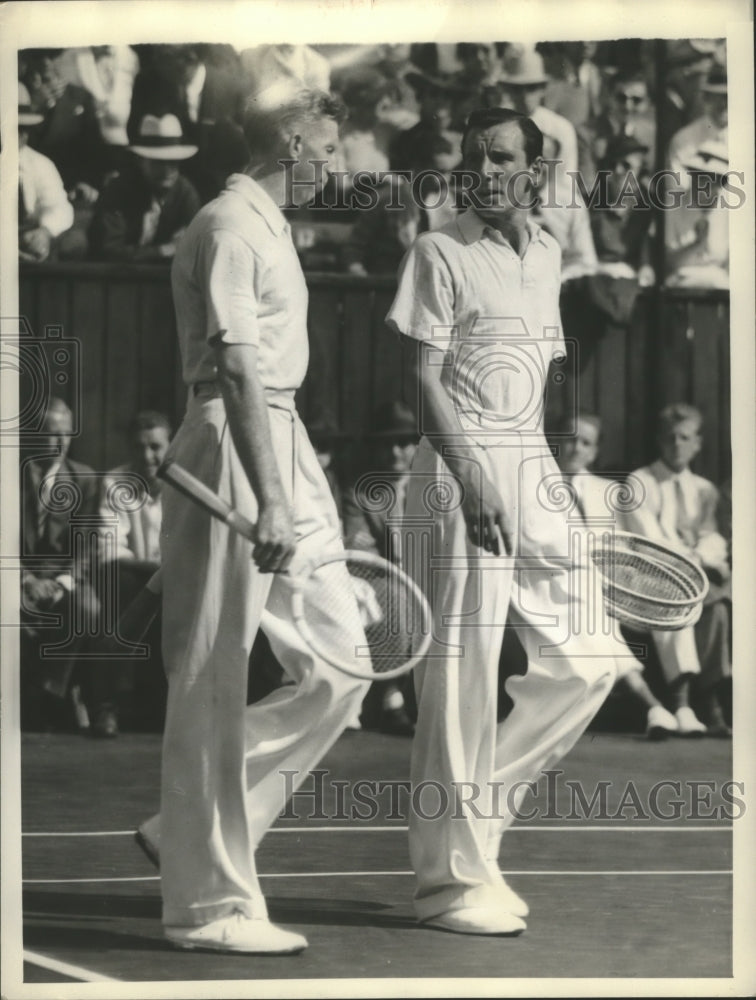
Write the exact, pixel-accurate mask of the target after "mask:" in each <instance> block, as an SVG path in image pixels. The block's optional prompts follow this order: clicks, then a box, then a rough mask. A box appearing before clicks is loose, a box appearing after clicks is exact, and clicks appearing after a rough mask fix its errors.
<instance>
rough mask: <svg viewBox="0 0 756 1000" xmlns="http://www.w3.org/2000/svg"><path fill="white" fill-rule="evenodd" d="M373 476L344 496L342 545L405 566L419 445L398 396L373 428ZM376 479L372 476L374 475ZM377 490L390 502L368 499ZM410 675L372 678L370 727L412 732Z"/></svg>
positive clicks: (367, 707) (367, 710)
mask: <svg viewBox="0 0 756 1000" xmlns="http://www.w3.org/2000/svg"><path fill="white" fill-rule="evenodd" d="M370 438H371V443H372V449H371V461H370V464H369V466H368V468H369V470H370V471H369V475H370V476H371V479H370V480H367V485H366V486H365V482H366V481H365V480H363V487H364V491H363V489H362V488H360V486H359V484H356V485H355V486H354V487H353V488H352V489H351V490H348V491H347V492H346V494H345V497H344V544H345V545H346V547H347V549H359V550H362V551H365V552H374V553H376V554H377V555H380V556H382V557H383V558H384V559H388V560H389V561H391V562H394V563H396V564H397V565H401V563H402V550H401V543H400V541H399V532H398V530H397V529H398V524H399V522H400V520H401V516H402V511H403V510H404V500H405V496H406V489H407V483H408V481H409V474H410V467H411V465H412V458H413V456H414V453H415V450H416V448H417V442H418V439H419V437H418V433H417V425H416V423H415V418H414V416H413V414H412V411H411V410H410V409H409V407H407V406H406V405H405V404H404V403H402V402H399V401H395V402H392V403H388V404H386V405H384V406H381V407H379V408H378V410H377V411H376V412H375V414H374V418H373V424H372V431H371V435H370ZM373 476H375V477H376V479H375V480H374V481H373V480H372V477H373ZM373 494H376V495H378V496H379V497H380V498H385V499H386V500H387V502H386V503H379V504H376V503H373V502H369V501H368V500H367V498H368V497H369V498H371V499H372V496H373ZM411 683H412V682H411V675H410V677H409V678H408V677H406V676H405V677H404V678H401V679H400V680H398V681H384V682H376V683H374V684H373V685H372V686H371V688H370V690H369V691H368V693H367V695H366V697H365V700H364V702H363V707H362V720H363V724H364V725H365V727H366V728H371V729H378V730H379V731H380V732H383V733H391V734H394V735H397V736H411V735H412V733H413V732H414V725H413V723H412V719H411V715H412V714H414V707H413V705H414V702H413V693H412V688H411Z"/></svg>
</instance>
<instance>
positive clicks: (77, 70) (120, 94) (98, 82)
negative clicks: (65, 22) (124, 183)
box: [56, 45, 139, 169]
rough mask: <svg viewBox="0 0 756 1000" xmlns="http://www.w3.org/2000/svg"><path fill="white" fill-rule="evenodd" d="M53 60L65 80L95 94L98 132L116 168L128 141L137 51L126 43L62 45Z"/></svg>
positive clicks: (93, 95)
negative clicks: (127, 124) (55, 58)
mask: <svg viewBox="0 0 756 1000" xmlns="http://www.w3.org/2000/svg"><path fill="white" fill-rule="evenodd" d="M56 63H57V68H58V71H59V73H60V75H61V77H62V78H63V79H64V80H65V81H66V83H70V84H74V85H75V86H77V87H84V88H85V89H86V90H88V91H89V93H90V94H91V95H92V97H93V98H94V101H95V110H96V113H97V118H98V121H99V126H100V134H101V135H102V138H103V141H104V142H105V144H106V146H107V148H108V151H110V152H111V153H112V155H111V156H110V157H108V160H109V163H108V165H109V166H112V167H113V168H114V169H118V166H119V165H120V159H119V156H118V152H119V151H120V150H122V149H123V148H124V147H125V146H126V145H128V137H127V135H126V123H127V121H128V120H129V113H130V111H131V94H132V91H133V89H134V79H135V77H136V75H137V73H138V72H139V58H138V57H137V54H136V52H135V51H134V50H133V49H132V48H130V47H129V46H128V45H92V46H86V47H82V48H72V49H65V50H64V51H63V53H62V54H61V55H60V56H59V57H58V58H57V60H56Z"/></svg>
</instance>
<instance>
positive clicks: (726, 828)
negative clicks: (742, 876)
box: [21, 823, 733, 837]
mask: <svg viewBox="0 0 756 1000" xmlns="http://www.w3.org/2000/svg"><path fill="white" fill-rule="evenodd" d="M408 829H409V828H408V827H406V826H398V825H396V826H290V827H289V826H274V827H273V828H272V829H271V830H268V834H271V833H387V832H388V831H396V832H398V833H406V832H407V830H408ZM604 830H611V831H612V832H614V831H632V832H634V833H723V832H728V833H731V832H732V830H733V827H732V826H730V825H729V824H724V823H720V824H718V825H716V826H695V825H692V826H657V825H650V826H649V825H646V826H640V825H638V826H630V825H629V824H627V823H621V824H618V825H616V826H610V825H609V824H608V823H607V824H602V825H600V826H579V825H578V824H577V823H573V824H570V826H541V825H537V826H525V825H522V826H519V825H518V826H510V827H509V829H508V831H507V833H517V832H522V833H544V832H549V833H597V832H599V831H604ZM21 836H22V837H133V836H134V831H133V830H80V831H76V832H67V831H62V832H57V831H56V832H52V831H34V832H29V833H22V834H21Z"/></svg>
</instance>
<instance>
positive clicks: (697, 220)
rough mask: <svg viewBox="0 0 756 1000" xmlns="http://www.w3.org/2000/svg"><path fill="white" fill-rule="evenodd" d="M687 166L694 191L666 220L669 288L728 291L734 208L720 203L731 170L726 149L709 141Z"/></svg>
mask: <svg viewBox="0 0 756 1000" xmlns="http://www.w3.org/2000/svg"><path fill="white" fill-rule="evenodd" d="M683 166H684V167H685V169H686V170H687V171H688V174H689V175H690V177H691V182H690V183H691V187H690V188H689V189H688V190H687V191H686V192H685V196H684V199H683V201H682V202H681V203H680V205H679V207H677V208H674V209H672V210H670V211H669V212H666V213H665V216H664V240H665V244H666V250H667V272H668V277H667V284H668V285H673V286H678V287H679V286H685V287H693V288H729V285H730V273H729V271H730V216H729V212H730V210H729V209H728V208H726V207H725V205H724V204H723V203H722V201H723V194H722V188H721V185H722V179H723V177H724V175H725V174H726V173H727V171H728V169H729V160H728V154H727V147H726V146H725V145H723V144H722V143H718V142H705V143H704V144H703V145H702V146H701V148H700V149H699V150H698V152H697V153H696V155H695V156H691V157H690V158H689V159H685V162H684V164H683ZM696 174H697V175H699V176H698V178H696V177H695V175H696Z"/></svg>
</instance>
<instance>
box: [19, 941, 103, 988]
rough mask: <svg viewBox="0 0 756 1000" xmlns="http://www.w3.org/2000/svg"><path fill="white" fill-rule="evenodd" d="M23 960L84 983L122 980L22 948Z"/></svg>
mask: <svg viewBox="0 0 756 1000" xmlns="http://www.w3.org/2000/svg"><path fill="white" fill-rule="evenodd" d="M24 961H25V962H28V963H29V964H30V965H38V966H39V967H40V968H42V969H47V970H48V971H50V972H59V973H61V975H63V976H70V978H71V979H80V980H82V982H85V983H120V982H122V980H120V979H114V978H113V977H112V976H102V975H100V973H98V972H92V971H91V969H85V968H83V966H81V965H71V964H70V963H69V962H59V961H58V960H57V959H56V958H48V957H47V955H40V954H39V952H37V951H27V950H26V949H24Z"/></svg>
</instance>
